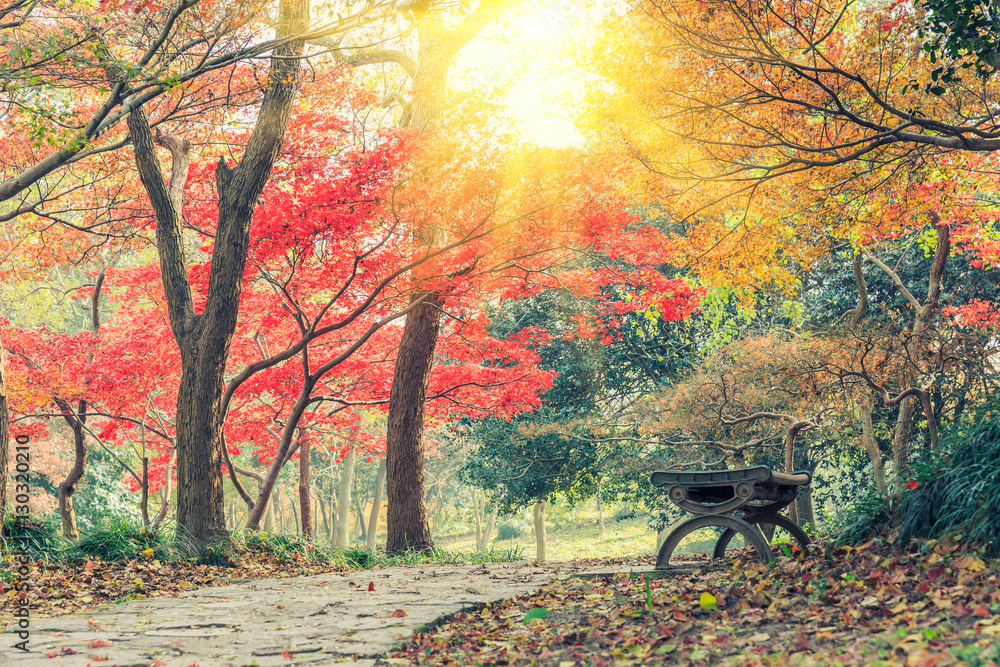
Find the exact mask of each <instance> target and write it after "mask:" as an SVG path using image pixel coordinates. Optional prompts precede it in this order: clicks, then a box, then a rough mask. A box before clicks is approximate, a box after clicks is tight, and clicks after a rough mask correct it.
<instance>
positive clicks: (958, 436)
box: [897, 417, 1000, 555]
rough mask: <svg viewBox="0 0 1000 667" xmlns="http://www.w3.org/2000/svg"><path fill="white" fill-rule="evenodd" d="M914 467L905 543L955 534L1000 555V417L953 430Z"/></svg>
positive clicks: (903, 524)
mask: <svg viewBox="0 0 1000 667" xmlns="http://www.w3.org/2000/svg"><path fill="white" fill-rule="evenodd" d="M940 445H941V446H940V448H939V453H938V454H936V455H932V456H927V457H924V458H922V459H920V460H918V461H916V462H915V463H914V464H913V466H912V475H911V476H912V479H911V480H908V481H907V483H906V484H904V486H908V487H910V488H906V489H905V490H904V491H903V493H902V497H901V499H900V502H899V508H898V510H897V515H898V517H899V520H898V524H899V538H898V539H899V542H900V543H901V544H905V543H907V542H908V541H909V540H911V539H913V538H931V537H940V536H942V535H953V536H955V537H956V538H959V539H963V540H965V541H968V542H970V543H973V544H976V545H979V546H981V547H983V548H984V549H985V550H986V551H987V553H989V554H991V555H997V554H1000V513H998V512H997V508H1000V464H998V463H997V462H998V461H1000V420H998V419H997V418H995V417H994V418H992V419H981V420H978V421H977V422H976V423H975V424H973V425H972V426H971V427H970V428H969V430H968V431H966V432H964V433H962V432H958V431H954V432H951V433H948V434H947V435H946V436H945V437H943V438H942V439H941V441H940Z"/></svg>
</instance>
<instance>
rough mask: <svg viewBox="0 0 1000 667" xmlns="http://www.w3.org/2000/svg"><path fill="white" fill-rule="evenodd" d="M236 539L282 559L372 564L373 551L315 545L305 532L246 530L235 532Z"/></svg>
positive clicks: (250, 548) (356, 565) (359, 565)
mask: <svg viewBox="0 0 1000 667" xmlns="http://www.w3.org/2000/svg"><path fill="white" fill-rule="evenodd" d="M233 539H234V540H235V541H236V542H237V544H238V545H239V546H240V547H242V548H245V549H246V550H247V551H249V552H251V553H255V554H260V555H262V556H268V557H271V558H275V559H277V560H279V561H282V562H300V563H301V562H308V563H330V564H333V565H339V566H341V567H347V568H364V567H368V566H369V565H370V564H371V559H372V556H371V554H369V553H368V552H367V551H365V550H364V549H357V548H353V547H352V548H347V549H342V548H338V547H330V546H326V545H322V544H315V543H313V542H312V540H309V539H306V538H305V537H304V536H302V535H279V534H277V533H265V532H263V531H246V532H244V533H242V534H238V535H234V536H233Z"/></svg>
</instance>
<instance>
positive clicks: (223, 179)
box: [128, 0, 309, 548]
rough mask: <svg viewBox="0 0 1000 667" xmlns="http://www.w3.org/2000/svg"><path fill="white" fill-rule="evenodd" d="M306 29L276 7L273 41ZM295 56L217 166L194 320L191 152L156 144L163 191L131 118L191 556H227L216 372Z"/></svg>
mask: <svg viewBox="0 0 1000 667" xmlns="http://www.w3.org/2000/svg"><path fill="white" fill-rule="evenodd" d="M308 23H309V2H308V0H282V2H281V5H280V8H279V21H278V27H277V30H276V33H277V36H278V37H279V38H281V37H287V36H290V35H295V34H300V33H302V32H304V31H305V29H306V28H307V26H308ZM302 50H303V43H302V42H301V41H289V42H287V43H286V44H284V45H282V46H279V47H277V48H276V49H275V50H274V55H273V57H272V59H271V63H270V69H269V72H268V76H267V80H266V83H265V84H264V97H263V100H262V102H261V106H260V112H259V113H258V115H257V122H256V125H255V127H254V131H253V133H252V134H251V136H250V139H249V141H248V143H247V147H246V150H245V151H244V152H243V155H242V157H241V159H240V161H239V163H237V165H236V167H235V168H233V169H230V168H229V167H228V166H227V165H226V163H225V161H224V160H222V159H220V160H219V164H218V166H217V168H216V190H217V192H218V214H219V215H218V225H217V229H216V238H215V249H214V252H213V256H212V268H211V273H210V276H209V282H208V290H207V294H206V300H205V306H204V308H203V309H202V311H201V312H200V313H195V309H194V302H193V298H192V292H191V285H190V283H189V282H188V274H187V265H186V261H185V258H184V248H185V244H184V238H183V231H182V229H183V224H182V207H183V200H184V182H185V180H186V176H187V167H188V163H189V157H188V151H189V150H190V143H188V142H186V141H183V140H181V139H178V138H177V137H162V136H161V137H158V138H157V140H156V141H157V143H160V144H161V145H164V146H166V147H167V148H168V149H169V150H170V152H171V155H172V156H173V164H174V169H173V171H172V173H171V178H170V184H169V188H168V186H166V185H165V184H164V178H163V173H162V169H161V168H160V163H159V159H158V158H157V156H156V151H155V148H154V138H153V135H152V132H151V130H150V127H149V122H148V119H147V118H146V112H145V110H144V109H143V108H142V107H137V108H136V109H134V110H133V111H132V112H131V113H130V114H129V117H128V129H129V135H130V137H131V139H132V145H133V152H134V154H135V161H136V165H137V167H138V169H139V177H140V180H141V181H142V185H143V187H144V188H145V190H146V193H147V194H148V195H149V199H150V203H151V204H152V206H153V210H154V211H155V213H156V222H157V225H156V241H157V251H158V253H159V256H160V269H161V275H162V280H163V288H164V292H165V294H166V299H167V311H168V314H169V318H170V326H171V329H172V331H173V334H174V339H175V340H176V341H177V344H178V347H179V348H180V351H181V382H180V390H179V392H178V396H177V413H176V415H177V416H176V423H177V436H176V440H177V530H178V533H179V534H180V535H182V536H184V537H185V538H186V539H187V541H189V542H190V543H191V544H192V545H193V546H194V547H195V548H199V547H201V546H203V545H205V544H208V543H210V542H222V543H224V544H226V545H227V546H228V547H231V542H230V538H229V533H228V531H227V530H226V517H225V503H224V500H223V495H222V467H221V466H222V459H223V455H222V447H223V440H222V423H223V419H224V415H223V414H222V396H223V391H224V390H225V387H226V383H225V382H224V380H223V373H224V371H225V366H226V360H227V358H228V356H229V347H230V344H231V343H232V337H233V332H234V331H235V329H236V322H237V315H238V312H239V303H240V295H241V293H242V287H243V275H244V270H245V268H246V259H247V248H248V245H249V237H250V222H251V218H252V216H253V212H254V208H255V207H256V204H257V199H258V197H259V196H260V194H261V192H262V191H263V189H264V185H265V184H266V183H267V179H268V176H269V174H270V172H271V168H272V167H273V165H274V162H275V160H276V159H277V157H278V154H279V152H280V150H281V144H282V140H283V138H284V135H285V131H286V129H287V128H288V121H289V118H290V117H291V113H292V105H293V101H294V98H295V91H296V87H297V83H298V77H299V69H300V57H301V55H302ZM261 509H263V508H261Z"/></svg>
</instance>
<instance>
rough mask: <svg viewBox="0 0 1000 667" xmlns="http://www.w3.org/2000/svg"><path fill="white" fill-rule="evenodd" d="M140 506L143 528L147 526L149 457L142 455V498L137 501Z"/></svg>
mask: <svg viewBox="0 0 1000 667" xmlns="http://www.w3.org/2000/svg"><path fill="white" fill-rule="evenodd" d="M139 504H140V505H141V506H142V509H141V511H142V525H143V527H144V528H149V523H150V521H149V457H148V456H143V457H142V500H141V501H140V503H139Z"/></svg>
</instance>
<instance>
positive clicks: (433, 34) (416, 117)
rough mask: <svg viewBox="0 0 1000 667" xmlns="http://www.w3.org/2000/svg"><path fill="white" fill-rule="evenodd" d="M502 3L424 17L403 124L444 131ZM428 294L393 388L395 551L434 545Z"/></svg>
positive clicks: (432, 332) (390, 545) (389, 436)
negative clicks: (429, 494)
mask: <svg viewBox="0 0 1000 667" xmlns="http://www.w3.org/2000/svg"><path fill="white" fill-rule="evenodd" d="M502 4H503V3H487V2H481V3H479V6H478V7H477V9H476V10H474V11H473V12H471V13H470V14H468V15H467V16H466V17H465V18H464V19H463V20H462V21H461V22H460V23H459V24H458V25H454V24H451V23H450V22H448V21H445V20H443V19H442V17H441V15H440V14H439V13H437V12H435V11H434V10H433V9H432V10H431V11H429V12H426V13H425V14H424V15H423V16H422V17H421V18H420V20H418V21H417V35H418V38H419V40H420V50H419V53H418V56H417V63H416V68H415V71H414V73H413V79H412V84H413V86H412V90H413V99H412V101H411V102H410V104H409V105H408V107H407V108H406V110H405V111H404V113H403V115H402V117H401V119H400V124H401V125H403V126H406V127H410V128H413V129H414V130H416V131H417V132H418V133H420V134H421V135H423V136H425V137H427V136H432V135H433V134H434V133H436V132H437V131H439V126H440V122H441V118H440V116H441V109H440V104H441V102H442V100H443V97H444V95H445V92H446V90H447V85H448V70H449V68H450V67H451V61H452V59H453V58H454V57H455V55H456V54H457V53H458V52H459V51H460V50H461V49H462V47H464V46H465V45H466V44H468V43H469V40H471V39H472V38H473V37H475V36H476V35H477V34H478V33H479V32H480V31H481V30H482V29H483V27H484V26H485V25H486V24H487V23H488V22H489V21H491V20H493V19H494V18H495V13H496V11H497V10H498V9H500V8H501V7H502ZM432 234H433V231H428V232H427V233H426V234H424V238H422V240H423V241H424V243H425V244H427V245H428V246H429V245H431V241H432V239H431V238H430V237H431V235H432ZM427 296H428V299H427V301H426V302H425V303H424V304H422V305H421V306H419V307H418V308H417V309H416V310H414V311H412V312H411V313H410V314H409V315H408V316H407V318H406V324H405V326H404V328H403V337H402V340H401V341H400V348H399V354H398V356H397V357H396V368H395V372H394V374H393V380H392V389H391V391H390V393H389V410H388V424H387V429H386V430H387V432H386V466H387V479H388V486H389V493H388V502H389V508H388V516H387V519H386V524H387V525H386V531H387V536H386V552H387V553H399V552H402V551H406V550H407V549H417V550H426V549H431V548H433V546H434V543H433V539H432V538H431V534H430V531H429V530H428V526H427V508H426V505H425V501H424V467H423V455H424V452H423V431H424V400H425V398H426V395H427V381H428V378H429V377H430V370H431V366H432V364H433V362H434V347H435V346H436V344H437V337H438V332H439V329H440V317H439V311H438V307H437V306H438V305H439V303H438V295H437V294H436V293H431V294H428V295H427Z"/></svg>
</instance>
